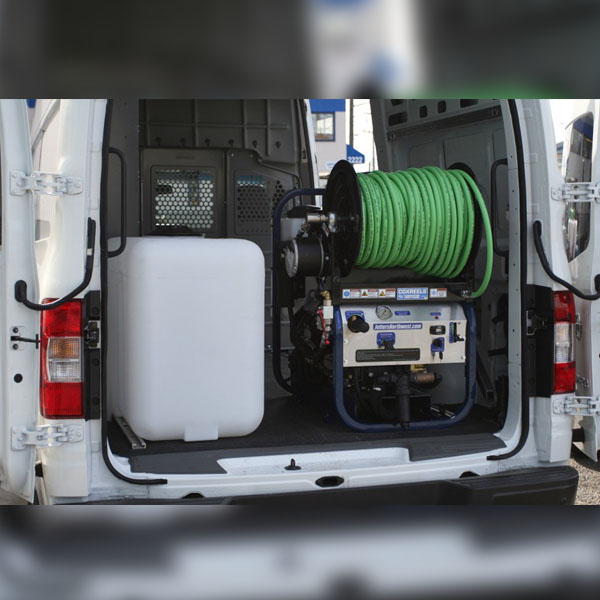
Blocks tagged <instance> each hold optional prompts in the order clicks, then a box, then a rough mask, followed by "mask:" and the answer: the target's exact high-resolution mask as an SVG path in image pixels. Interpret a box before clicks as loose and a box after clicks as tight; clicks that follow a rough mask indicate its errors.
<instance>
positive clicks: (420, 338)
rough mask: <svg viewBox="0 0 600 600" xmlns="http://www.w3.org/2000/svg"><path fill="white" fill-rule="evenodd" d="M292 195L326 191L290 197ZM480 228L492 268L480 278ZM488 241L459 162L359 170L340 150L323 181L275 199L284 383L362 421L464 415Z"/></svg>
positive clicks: (472, 380)
mask: <svg viewBox="0 0 600 600" xmlns="http://www.w3.org/2000/svg"><path fill="white" fill-rule="evenodd" d="M298 197H304V198H306V197H321V198H322V202H321V203H320V204H317V203H315V204H308V205H307V204H300V205H297V206H293V207H291V208H288V206H289V205H290V202H291V201H292V200H293V199H294V198H298ZM286 209H287V210H286ZM284 211H285V214H284ZM482 230H484V231H485V235H486V251H487V257H486V267H485V272H484V275H483V278H482V282H481V284H480V286H479V287H478V288H477V289H475V288H474V280H475V274H474V270H475V269H474V263H475V257H476V255H477V253H478V248H479V245H480V240H481V236H482ZM492 251H493V244H492V232H491V228H490V223H489V218H488V214H487V209H486V207H485V203H484V200H483V197H482V195H481V191H480V189H479V187H478V185H477V183H476V182H475V180H474V178H473V176H472V175H471V174H469V173H467V171H466V170H465V169H464V167H463V168H462V169H461V168H451V169H448V170H442V169H440V168H438V167H425V168H421V169H408V170H406V171H397V172H395V173H383V172H380V171H375V172H372V173H365V174H357V173H356V172H355V171H354V169H353V167H352V166H351V165H350V164H349V163H348V162H346V161H339V162H338V163H337V164H336V165H335V167H334V168H333V170H332V172H331V174H330V176H329V180H328V183H327V187H326V189H325V190H322V189H299V190H293V191H291V192H289V193H288V194H286V196H284V197H283V198H282V199H281V201H280V202H279V204H278V206H277V208H276V210H275V214H274V225H273V256H274V260H273V271H274V273H273V323H274V336H273V367H274V374H275V377H276V379H277V381H278V383H279V384H280V385H281V386H282V387H283V388H284V389H286V390H287V391H288V392H291V393H294V394H296V395H298V396H300V397H305V398H311V399H319V401H321V399H323V400H324V401H325V402H327V401H331V400H332V401H333V403H334V405H335V408H336V410H337V413H338V414H339V416H340V418H341V419H342V421H343V422H344V423H345V424H346V425H348V426H349V427H351V428H353V429H355V430H357V431H371V432H380V431H392V430H397V429H406V430H410V429H424V428H436V427H447V426H449V425H452V424H454V423H457V422H459V421H461V420H463V419H464V418H465V417H466V416H467V414H468V413H469V411H470V410H471V408H472V406H473V404H474V402H475V396H476V372H475V369H476V323H475V311H474V307H473V301H474V299H475V298H477V297H479V296H481V294H483V292H484V291H485V289H486V287H487V285H488V283H489V280H490V276H491V270H492ZM312 278H314V281H315V284H314V286H313V287H308V282H309V281H310V280H311V279H312ZM307 290H308V291H307ZM300 299H304V304H303V306H301V307H300V308H296V307H297V305H298V303H299V301H300ZM284 307H286V308H287V309H288V310H289V313H290V341H291V344H292V346H293V350H292V351H291V354H290V355H289V356H290V358H289V368H290V377H289V378H285V377H284V375H283V372H282V350H281V317H282V309H283V308H284ZM463 373H464V379H465V386H464V390H465V392H464V398H459V399H458V400H454V399H452V398H448V397H447V395H448V393H447V392H443V386H441V385H440V384H441V383H442V380H443V378H444V377H446V376H451V377H454V378H456V377H462V375H463ZM442 396H444V397H442Z"/></svg>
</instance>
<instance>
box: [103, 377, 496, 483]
mask: <svg viewBox="0 0 600 600" xmlns="http://www.w3.org/2000/svg"><path fill="white" fill-rule="evenodd" d="M476 412H477V407H476V408H475V409H474V411H473V412H472V414H471V415H470V416H469V418H467V419H466V420H465V421H464V422H462V423H458V424H457V425H455V426H453V427H450V428H448V429H437V430H431V431H408V432H401V433H399V432H391V433H360V432H357V431H353V430H351V429H349V428H348V427H346V426H345V425H344V424H343V423H342V422H341V421H339V420H337V418H334V417H332V418H330V419H327V420H326V419H325V418H324V416H323V411H322V410H320V409H319V408H318V407H315V406H312V405H310V404H309V403H306V402H300V401H298V400H296V399H295V398H293V397H291V396H288V395H282V392H281V390H280V389H279V388H278V387H277V385H276V384H275V382H273V381H272V380H271V378H269V379H268V380H267V397H266V403H265V414H264V418H263V421H262V423H261V424H260V426H259V427H258V429H257V430H256V431H255V432H254V433H251V434H250V435H247V436H244V437H237V438H222V439H218V440H213V441H206V442H184V441H183V440H168V441H160V442H152V441H147V442H146V443H147V447H146V448H145V449H144V450H132V448H131V446H130V445H129V443H128V442H127V439H126V438H125V436H124V435H123V433H122V432H121V430H120V429H119V427H118V426H117V425H116V423H115V422H114V421H111V422H110V423H109V426H108V437H109V441H110V446H111V450H112V451H113V453H114V454H117V455H120V456H125V457H129V458H130V464H131V468H132V470H133V471H134V472H146V473H173V474H177V473H180V474H185V473H223V472H224V471H223V469H222V468H221V467H220V466H219V464H218V463H217V461H218V460H219V459H221V458H231V457H243V456H260V455H267V454H285V455H290V454H302V453H306V452H319V451H333V450H350V449H360V448H379V447H390V446H392V447H404V448H408V450H409V453H410V457H411V460H414V461H416V460H428V459H433V458H442V457H448V456H460V455H465V454H472V453H475V452H489V451H492V450H495V449H499V448H503V447H504V443H503V442H502V440H500V439H499V438H498V437H496V436H495V435H493V433H494V432H495V431H498V429H499V427H498V424H497V423H495V422H493V421H490V420H489V419H485V418H483V417H482V415H477V414H476Z"/></svg>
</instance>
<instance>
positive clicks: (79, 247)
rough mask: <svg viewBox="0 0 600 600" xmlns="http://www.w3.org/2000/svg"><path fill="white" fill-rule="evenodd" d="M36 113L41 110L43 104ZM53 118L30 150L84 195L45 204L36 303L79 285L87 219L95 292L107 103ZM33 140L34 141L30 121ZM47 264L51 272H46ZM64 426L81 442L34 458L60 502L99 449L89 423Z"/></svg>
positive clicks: (77, 493)
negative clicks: (77, 429)
mask: <svg viewBox="0 0 600 600" xmlns="http://www.w3.org/2000/svg"><path fill="white" fill-rule="evenodd" d="M40 108H41V110H43V108H44V105H42V107H40ZM46 108H48V107H46ZM54 114H55V116H54V117H53V119H52V121H51V122H50V123H46V134H45V135H52V134H53V132H52V127H53V124H54V126H55V127H56V130H55V133H54V134H53V135H52V137H51V143H52V144H53V146H52V152H48V153H47V154H46V153H44V151H43V150H44V148H43V146H44V143H45V142H47V141H48V140H47V139H45V135H44V136H42V137H41V139H40V142H39V143H40V144H41V150H42V152H41V153H40V152H39V150H38V149H37V148H34V157H35V159H37V160H38V161H40V164H42V165H44V161H46V164H47V165H48V166H49V167H52V166H53V167H54V168H55V169H57V171H56V172H58V173H68V174H70V175H74V176H77V177H81V178H82V179H83V193H82V194H78V195H77V196H58V197H54V198H52V199H50V202H51V203H52V204H53V207H52V221H51V227H50V228H49V231H47V234H48V235H47V237H46V238H45V239H44V240H43V242H44V243H45V246H46V248H45V253H44V259H43V260H44V262H43V263H42V265H40V297H41V298H60V297H62V296H63V295H65V294H67V293H68V292H70V291H71V290H72V289H73V288H75V287H76V286H77V285H78V284H79V283H80V282H81V281H82V279H83V274H84V261H85V249H86V242H87V240H86V228H87V219H88V217H89V218H91V219H93V220H95V221H96V225H97V227H96V250H95V258H94V271H93V275H92V280H91V282H90V285H89V287H88V289H100V179H101V171H102V147H103V138H104V123H105V116H106V100H61V101H60V107H59V108H58V110H55V113H54ZM33 137H34V140H35V139H36V130H35V121H34V135H33ZM40 155H41V159H40ZM47 200H49V198H48V197H46V198H45V197H43V196H40V197H39V199H38V202H44V201H47ZM42 210H43V209H41V208H40V211H39V214H44V213H42ZM47 210H48V208H47V207H46V211H47ZM45 214H48V213H47V212H46V213H45ZM39 243H40V242H39V241H38V244H39ZM50 264H51V265H52V267H51V268H46V266H47V265H50ZM86 291H87V290H84V291H83V292H82V293H81V294H80V297H83V296H84V295H85V293H86ZM40 421H41V422H42V423H44V424H51V423H53V422H55V421H54V420H49V419H43V418H41V417H40ZM69 423H73V424H79V425H81V426H82V427H83V428H84V437H83V440H82V441H80V442H76V443H69V444H63V445H62V446H58V447H55V448H49V449H44V450H41V451H40V452H39V457H40V460H41V462H42V466H43V470H44V483H45V488H46V491H47V493H48V494H51V495H53V496H54V495H55V496H61V497H65V498H71V497H82V496H86V495H87V494H88V491H89V487H88V486H89V484H90V480H91V477H92V474H91V471H90V464H91V456H92V452H93V451H95V450H100V445H99V444H98V443H97V442H94V443H93V442H92V436H91V433H90V428H91V427H92V426H93V425H92V422H90V421H87V422H86V421H84V420H83V419H69Z"/></svg>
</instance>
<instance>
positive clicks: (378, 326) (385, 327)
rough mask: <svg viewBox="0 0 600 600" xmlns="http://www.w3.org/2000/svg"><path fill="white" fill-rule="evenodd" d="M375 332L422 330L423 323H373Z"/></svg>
mask: <svg viewBox="0 0 600 600" xmlns="http://www.w3.org/2000/svg"><path fill="white" fill-rule="evenodd" d="M373 329H375V330H376V331H392V330H394V329H423V323H375V325H373Z"/></svg>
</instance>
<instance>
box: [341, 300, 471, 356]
mask: <svg viewBox="0 0 600 600" xmlns="http://www.w3.org/2000/svg"><path fill="white" fill-rule="evenodd" d="M340 310H341V316H342V323H343V336H344V344H343V347H344V351H343V360H344V367H367V366H384V365H407V364H425V365H434V364H445V363H464V362H465V360H466V354H467V353H466V340H467V320H466V317H465V312H464V310H463V307H462V305H461V303H459V302H453V303H446V304H433V303H429V302H427V303H425V302H424V303H423V304H405V303H402V304H394V303H389V304H379V305H373V304H371V305H366V304H365V305H356V304H353V305H351V306H350V305H342V306H341V307H340ZM357 319H363V320H364V321H365V322H366V323H368V325H369V329H368V331H366V332H364V333H363V332H361V331H358V332H353V331H352V330H351V328H352V327H353V328H354V329H357V327H356V325H357ZM349 322H350V327H349V325H348V323H349ZM362 328H363V329H364V326H363V327H362Z"/></svg>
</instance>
